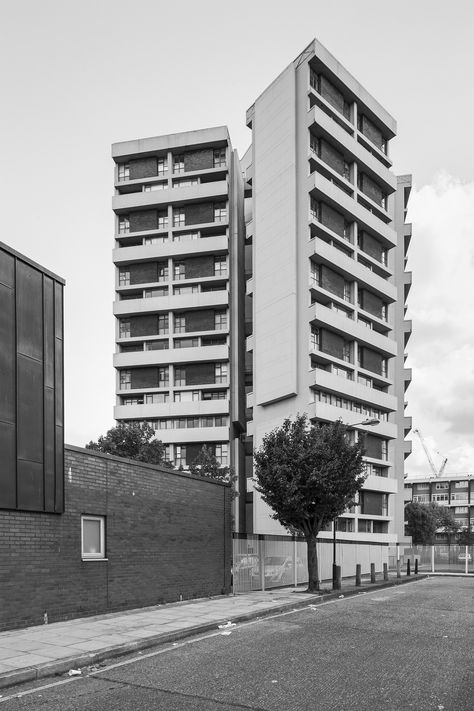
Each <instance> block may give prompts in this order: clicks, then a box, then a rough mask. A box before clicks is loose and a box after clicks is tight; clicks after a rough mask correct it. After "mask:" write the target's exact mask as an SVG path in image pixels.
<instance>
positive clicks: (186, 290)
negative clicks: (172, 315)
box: [173, 277, 199, 296]
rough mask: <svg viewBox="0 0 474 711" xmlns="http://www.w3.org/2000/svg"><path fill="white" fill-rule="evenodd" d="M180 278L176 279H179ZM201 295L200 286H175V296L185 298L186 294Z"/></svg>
mask: <svg viewBox="0 0 474 711" xmlns="http://www.w3.org/2000/svg"><path fill="white" fill-rule="evenodd" d="M179 278H180V277H175V279H179ZM181 278H184V277H181ZM197 293H199V286H198V285H197V284H191V286H175V287H174V289H173V294H174V295H175V296H184V295H186V294H197Z"/></svg>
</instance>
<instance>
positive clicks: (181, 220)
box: [173, 209, 186, 227]
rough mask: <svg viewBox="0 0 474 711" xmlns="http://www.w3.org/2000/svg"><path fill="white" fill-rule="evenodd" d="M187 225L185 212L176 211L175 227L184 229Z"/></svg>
mask: <svg viewBox="0 0 474 711" xmlns="http://www.w3.org/2000/svg"><path fill="white" fill-rule="evenodd" d="M185 224H186V213H185V212H184V210H180V209H175V210H174V212H173V227H184V225H185Z"/></svg>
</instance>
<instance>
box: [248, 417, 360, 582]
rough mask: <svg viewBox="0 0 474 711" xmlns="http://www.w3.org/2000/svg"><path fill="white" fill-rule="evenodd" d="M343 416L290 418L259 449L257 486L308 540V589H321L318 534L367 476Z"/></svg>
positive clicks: (283, 519) (278, 517)
mask: <svg viewBox="0 0 474 711" xmlns="http://www.w3.org/2000/svg"><path fill="white" fill-rule="evenodd" d="M347 431H348V428H347V426H346V425H344V424H343V423H342V422H341V421H340V420H338V421H337V422H332V423H330V424H327V425H322V426H317V427H314V426H312V425H311V423H310V422H309V421H308V418H307V416H306V415H305V414H304V415H297V417H296V418H295V420H294V421H291V420H290V419H286V420H285V421H284V422H283V424H282V425H281V427H277V428H275V429H274V430H272V431H271V432H270V433H268V434H267V435H265V437H264V438H263V442H262V445H261V447H260V448H259V449H258V450H257V451H256V452H255V454H254V459H255V476H256V489H257V491H259V492H260V493H261V494H262V498H263V500H264V501H265V502H266V503H267V504H268V505H269V506H270V507H271V508H272V509H273V512H274V513H273V514H272V516H273V518H274V519H276V520H277V521H279V522H280V523H281V524H282V525H283V526H285V528H287V529H288V530H289V531H290V532H291V533H295V534H299V535H302V536H303V537H304V539H305V541H306V544H307V546H308V592H316V591H317V590H319V586H320V580H319V571H318V555H317V548H316V538H317V536H318V534H319V532H320V531H321V530H322V529H323V528H325V527H326V526H327V525H328V524H329V523H330V522H331V521H333V520H334V519H336V518H337V517H338V516H340V515H341V514H342V513H343V512H344V511H345V510H346V509H348V508H349V507H350V506H352V505H353V504H354V497H355V496H356V494H357V492H358V491H360V489H361V488H362V486H363V484H364V480H365V471H364V467H365V465H364V462H363V460H362V456H363V447H362V443H361V442H357V443H355V444H351V443H350V442H349V441H348V438H347Z"/></svg>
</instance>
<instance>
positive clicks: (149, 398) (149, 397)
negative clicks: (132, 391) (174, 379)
mask: <svg viewBox="0 0 474 711" xmlns="http://www.w3.org/2000/svg"><path fill="white" fill-rule="evenodd" d="M164 402H168V393H147V394H146V395H145V404H146V405H158V404H162V403H164Z"/></svg>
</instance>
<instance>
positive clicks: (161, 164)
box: [157, 158, 168, 175]
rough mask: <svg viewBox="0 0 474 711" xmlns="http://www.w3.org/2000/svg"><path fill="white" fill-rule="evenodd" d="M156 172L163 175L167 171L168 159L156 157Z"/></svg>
mask: <svg viewBox="0 0 474 711" xmlns="http://www.w3.org/2000/svg"><path fill="white" fill-rule="evenodd" d="M157 172H158V175H164V174H165V173H167V172H168V161H167V159H166V158H158V165H157Z"/></svg>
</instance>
